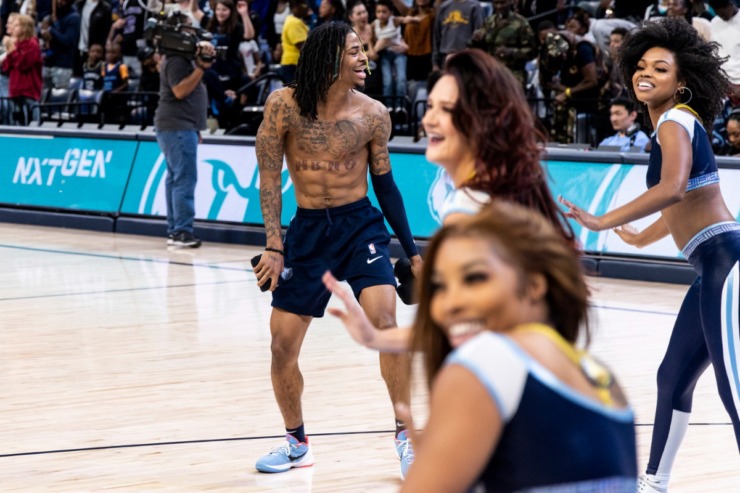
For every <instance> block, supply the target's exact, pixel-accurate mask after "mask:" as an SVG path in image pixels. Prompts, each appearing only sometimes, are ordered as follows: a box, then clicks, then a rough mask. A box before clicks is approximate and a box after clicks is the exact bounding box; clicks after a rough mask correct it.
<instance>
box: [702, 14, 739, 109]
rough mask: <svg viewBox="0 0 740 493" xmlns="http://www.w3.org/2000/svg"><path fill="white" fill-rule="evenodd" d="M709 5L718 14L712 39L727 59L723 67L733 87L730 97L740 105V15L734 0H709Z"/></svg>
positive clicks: (714, 22) (714, 20)
mask: <svg viewBox="0 0 740 493" xmlns="http://www.w3.org/2000/svg"><path fill="white" fill-rule="evenodd" d="M709 6H710V7H712V9H714V12H715V13H716V14H717V15H716V16H715V17H714V19H712V22H711V27H712V41H716V42H717V43H718V44H719V55H720V56H721V57H726V58H727V61H726V62H725V63H724V65H723V66H722V68H724V69H725V72H727V76H728V78H729V79H730V83H731V84H732V88H731V91H730V99H732V105H733V106H736V107H737V106H740V34H739V33H740V15H738V11H739V10H738V8H737V6H736V5H735V3H734V2H733V1H732V0H709Z"/></svg>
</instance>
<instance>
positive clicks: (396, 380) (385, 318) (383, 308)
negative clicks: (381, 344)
mask: <svg viewBox="0 0 740 493" xmlns="http://www.w3.org/2000/svg"><path fill="white" fill-rule="evenodd" d="M360 305H362V308H363V310H364V311H365V314H367V317H368V319H370V322H372V324H373V325H375V326H376V327H378V328H379V329H381V330H383V329H391V328H394V327H397V325H398V324H397V323H396V290H395V289H394V288H393V286H391V285H389V284H383V285H379V286H371V287H368V288H365V289H363V290H362V292H361V293H360ZM409 361H410V357H409V355H408V354H391V353H380V374H381V375H382V376H383V380H385V385H386V387H387V388H388V394H389V395H390V398H391V402H392V403H393V406H394V408H393V414H394V416H395V417H396V451H397V452H398V456H399V458H400V459H401V477H402V478H403V477H405V476H406V471H407V470H408V467H409V466H410V465H411V463H412V462H413V461H414V451H413V449H412V448H411V441H410V440H409V437H408V435H407V433H406V424H405V423H404V422H403V421H401V420H400V419H399V418H398V415H397V414H396V410H395V405H396V404H399V403H403V404H407V405H408V404H409V403H410V401H411V391H410V386H409V368H410V366H409V365H410V363H409Z"/></svg>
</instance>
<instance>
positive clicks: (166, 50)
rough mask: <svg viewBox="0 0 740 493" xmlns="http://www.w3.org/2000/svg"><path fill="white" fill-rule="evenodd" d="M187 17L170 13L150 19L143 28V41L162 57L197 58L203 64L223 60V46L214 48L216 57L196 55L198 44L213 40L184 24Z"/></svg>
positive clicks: (209, 34) (202, 32)
mask: <svg viewBox="0 0 740 493" xmlns="http://www.w3.org/2000/svg"><path fill="white" fill-rule="evenodd" d="M185 19H187V16H185V15H184V14H182V13H180V12H172V13H171V14H170V15H168V16H165V15H164V13H161V14H160V15H159V16H157V17H156V18H155V17H150V18H149V19H148V20H147V23H146V26H145V28H144V39H146V40H147V41H149V42H151V43H152V44H153V45H154V47H155V48H156V50H157V51H158V52H159V53H160V54H162V55H179V56H181V57H184V58H187V59H188V60H194V59H195V58H196V57H198V58H199V59H200V60H202V61H204V62H212V61H214V60H216V59H218V60H225V59H226V50H227V48H226V47H225V46H216V47H215V48H216V56H215V57H213V56H207V55H200V54H198V43H200V42H201V41H208V42H209V43H210V42H211V40H212V39H213V35H212V34H211V33H210V32H208V31H206V30H205V29H201V28H198V27H193V26H191V25H189V24H187V23H185Z"/></svg>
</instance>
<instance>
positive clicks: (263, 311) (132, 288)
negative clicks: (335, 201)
mask: <svg viewBox="0 0 740 493" xmlns="http://www.w3.org/2000/svg"><path fill="white" fill-rule="evenodd" d="M0 238H2V239H0V266H1V267H0V491H2V492H88V491H89V492H93V491H94V492H99V491H121V492H141V491H172V492H191V491H192V492H196V491H213V492H237V491H239V492H242V491H245V492H246V491H248V492H301V493H303V492H361V491H372V492H376V491H377V492H392V491H396V490H397V489H398V487H399V485H400V484H401V483H400V480H399V479H398V471H399V467H398V459H397V458H396V455H395V450H394V448H393V435H392V431H391V430H392V428H393V415H392V409H391V406H390V401H389V399H388V397H387V394H386V391H385V385H384V383H383V381H382V379H381V377H380V372H379V369H378V355H377V353H374V352H372V351H370V350H367V349H364V348H362V347H359V346H357V345H356V344H355V343H354V342H352V340H351V339H350V338H349V336H348V335H347V334H346V333H345V331H344V329H343V328H342V327H341V326H340V325H339V324H338V322H336V321H335V320H333V319H332V318H330V317H328V316H327V317H325V318H323V319H316V320H315V321H314V323H313V325H312V326H311V329H310V330H309V334H308V336H307V338H306V342H305V344H304V348H303V353H302V356H301V360H300V363H301V368H302V370H303V373H304V378H305V382H306V390H305V394H304V414H305V419H306V429H307V432H308V433H309V435H310V436H311V438H312V442H313V444H314V454H315V456H316V466H315V467H312V468H307V469H302V470H294V471H290V472H288V473H284V474H278V475H265V474H260V473H257V472H256V471H255V470H254V462H255V461H256V459H257V458H258V457H259V456H260V455H262V454H264V453H266V452H268V451H269V450H271V449H272V448H274V447H276V446H278V445H279V444H280V443H281V441H282V440H283V438H282V435H283V425H282V420H281V418H280V413H279V411H278V408H277V405H276V404H275V401H274V398H273V394H272V387H271V383H270V373H269V372H270V350H269V346H270V337H269V329H268V320H269V315H270V297H269V294H265V293H261V292H260V291H259V289H258V288H257V286H256V280H255V277H254V275H253V273H252V271H251V267H250V264H249V259H250V258H251V257H252V256H253V255H255V254H257V253H259V252H260V249H259V248H256V247H248V246H239V245H224V244H208V243H206V244H205V245H204V246H203V247H202V248H200V249H197V250H168V249H167V248H166V247H165V239H164V238H152V237H143V236H134V235H114V234H102V233H93V232H89V231H79V230H64V229H55V228H42V227H32V226H17V225H9V224H0ZM591 285H592V288H593V295H594V296H593V303H594V310H593V322H594V323H593V326H594V329H595V331H594V341H593V344H592V350H593V352H594V353H595V354H596V355H598V356H599V357H600V358H601V359H603V360H604V361H606V362H607V363H608V364H609V365H610V366H611V367H612V369H613V370H614V371H615V373H616V374H617V375H618V377H619V378H620V380H621V382H622V384H623V386H624V387H625V389H626V392H627V395H628V397H629V398H630V400H631V402H632V405H633V407H634V408H635V411H636V414H637V422H638V443H639V447H640V448H639V452H640V468H641V469H642V468H644V465H645V463H646V460H647V458H646V457H647V453H648V450H647V447H648V445H649V440H650V433H651V432H652V422H653V412H654V405H655V402H654V401H655V392H656V389H655V373H656V370H657V367H658V364H659V362H660V359H661V358H662V355H663V352H664V350H665V346H666V344H667V341H668V336H669V333H670V330H671V326H672V323H673V320H674V318H675V315H676V312H677V310H678V307H679V304H680V302H681V299H682V297H683V293H684V292H685V290H686V288H687V287H686V286H674V285H665V284H648V283H641V282H627V281H617V280H610V279H591ZM332 303H334V300H332ZM412 317H413V308H409V307H406V306H404V305H402V304H400V302H399V310H398V320H399V323H401V324H403V323H408V322H410V320H411V319H412ZM416 389H417V391H416V392H415V398H414V402H413V409H414V410H415V413H416V415H417V416H418V421H419V422H420V423H422V422H423V418H424V409H425V399H426V395H425V392H424V390H423V388H422V386H421V385H420V384H418V383H417V385H416ZM691 423H692V424H691V427H690V428H689V432H688V435H687V438H686V440H685V441H684V445H683V447H682V449H681V451H680V453H679V457H678V459H677V461H676V466H675V468H674V470H675V472H674V479H673V485H672V489H671V492H672V493H689V492H691V493H705V492H731V491H740V461H738V451H737V448H736V446H735V441H734V438H733V433H732V427H731V425H730V422H729V418H728V417H727V415H726V414H725V412H724V410H723V408H722V405H721V403H720V401H719V397H718V396H717V392H716V390H715V386H714V377H713V374H712V373H711V371H710V372H707V373H706V374H705V375H704V376H703V377H702V380H701V381H700V383H699V385H698V388H697V392H696V395H695V399H694V413H693V415H692V418H691ZM533 446H536V445H534V444H533Z"/></svg>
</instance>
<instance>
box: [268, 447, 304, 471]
mask: <svg viewBox="0 0 740 493" xmlns="http://www.w3.org/2000/svg"><path fill="white" fill-rule="evenodd" d="M314 463H315V461H314V458H313V452H311V450H309V451H308V452H306V455H304V456H303V457H301V458H300V460H297V461H295V462H291V463H289V464H282V465H279V466H270V465H264V464H263V465H259V464H257V465H255V466H254V468H255V469H257V470H258V471H259V472H266V473H278V472H286V471H290V470H291V469H300V468H302V467H311V466H313V465H314Z"/></svg>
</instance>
